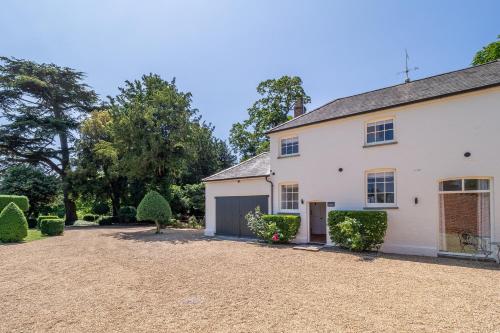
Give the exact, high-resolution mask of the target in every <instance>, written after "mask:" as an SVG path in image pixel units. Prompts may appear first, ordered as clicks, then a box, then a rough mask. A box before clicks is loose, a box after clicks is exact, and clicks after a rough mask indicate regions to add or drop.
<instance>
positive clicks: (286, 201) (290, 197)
mask: <svg viewBox="0 0 500 333" xmlns="http://www.w3.org/2000/svg"><path fill="white" fill-rule="evenodd" d="M298 209H299V185H298V184H283V185H281V210H298Z"/></svg>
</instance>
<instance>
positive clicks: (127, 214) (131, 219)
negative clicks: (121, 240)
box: [118, 206, 137, 223]
mask: <svg viewBox="0 0 500 333" xmlns="http://www.w3.org/2000/svg"><path fill="white" fill-rule="evenodd" d="M118 217H119V218H120V223H135V222H137V209H135V207H133V206H124V207H120V210H119V211H118Z"/></svg>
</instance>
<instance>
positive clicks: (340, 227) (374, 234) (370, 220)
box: [328, 210, 387, 251]
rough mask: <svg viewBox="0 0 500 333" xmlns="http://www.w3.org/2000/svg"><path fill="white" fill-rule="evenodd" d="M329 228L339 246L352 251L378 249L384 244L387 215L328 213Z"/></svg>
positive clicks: (343, 211) (346, 212)
mask: <svg viewBox="0 0 500 333" xmlns="http://www.w3.org/2000/svg"><path fill="white" fill-rule="evenodd" d="M328 226H329V229H330V238H331V239H332V241H333V242H334V243H336V244H337V245H340V246H342V247H345V248H348V249H350V250H352V251H366V250H371V249H374V248H376V249H378V248H380V246H381V245H382V244H383V243H384V236H385V232H386V230H387V213H386V212H384V211H346V210H334V211H331V212H329V213H328Z"/></svg>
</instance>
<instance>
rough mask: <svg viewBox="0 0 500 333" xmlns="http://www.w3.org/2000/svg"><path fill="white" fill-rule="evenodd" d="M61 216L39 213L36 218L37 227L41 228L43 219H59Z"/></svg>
mask: <svg viewBox="0 0 500 333" xmlns="http://www.w3.org/2000/svg"><path fill="white" fill-rule="evenodd" d="M59 218H60V217H59V216H57V215H38V217H37V219H36V227H37V228H38V229H40V222H41V221H42V220H58V219H59Z"/></svg>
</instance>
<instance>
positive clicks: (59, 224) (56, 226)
mask: <svg viewBox="0 0 500 333" xmlns="http://www.w3.org/2000/svg"><path fill="white" fill-rule="evenodd" d="M40 231H41V232H42V234H44V235H48V236H57V235H61V234H62V233H63V232H64V219H45V220H41V221H40Z"/></svg>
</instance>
